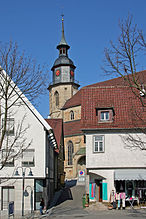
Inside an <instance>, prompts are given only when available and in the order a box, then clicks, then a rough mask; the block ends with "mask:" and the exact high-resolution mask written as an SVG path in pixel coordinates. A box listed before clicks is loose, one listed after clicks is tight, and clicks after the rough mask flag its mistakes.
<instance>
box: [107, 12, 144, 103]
mask: <svg viewBox="0 0 146 219" xmlns="http://www.w3.org/2000/svg"><path fill="white" fill-rule="evenodd" d="M132 19H133V17H132V16H131V15H129V16H128V17H127V19H126V20H125V21H123V20H122V21H120V22H119V28H120V36H119V38H118V40H117V43H115V44H114V43H113V42H112V41H110V48H105V50H104V54H105V67H103V70H104V72H105V73H106V74H115V75H116V76H121V77H122V78H123V80H124V81H125V85H128V86H129V87H130V88H131V90H132V92H133V93H134V94H135V95H136V96H137V97H138V98H140V100H141V103H142V104H144V102H143V99H142V97H144V96H145V95H146V89H145V84H144V80H143V79H144V77H143V76H142V74H141V76H140V75H139V74H138V72H137V68H138V66H139V63H140V60H141V57H142V55H145V54H144V53H145V50H146V42H145V39H144V34H143V32H142V30H139V29H138V27H137V25H136V24H133V22H132ZM137 91H139V92H140V94H141V95H139V92H137Z"/></svg>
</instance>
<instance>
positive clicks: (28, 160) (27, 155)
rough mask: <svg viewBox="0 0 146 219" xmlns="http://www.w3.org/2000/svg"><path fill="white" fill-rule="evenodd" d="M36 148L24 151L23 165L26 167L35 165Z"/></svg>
mask: <svg viewBox="0 0 146 219" xmlns="http://www.w3.org/2000/svg"><path fill="white" fill-rule="evenodd" d="M34 157H35V150H34V149H26V150H25V151H23V153H22V166H24V167H32V166H34V165H35V160H34Z"/></svg>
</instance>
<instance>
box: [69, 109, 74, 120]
mask: <svg viewBox="0 0 146 219" xmlns="http://www.w3.org/2000/svg"><path fill="white" fill-rule="evenodd" d="M70 119H71V120H74V111H72V110H71V111H70Z"/></svg>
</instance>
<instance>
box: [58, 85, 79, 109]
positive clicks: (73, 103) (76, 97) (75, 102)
mask: <svg viewBox="0 0 146 219" xmlns="http://www.w3.org/2000/svg"><path fill="white" fill-rule="evenodd" d="M81 92H82V89H81V90H79V91H78V92H77V93H76V94H75V95H73V97H71V98H70V99H69V100H67V101H66V103H65V104H64V106H63V108H62V109H67V108H70V107H74V106H79V105H81Z"/></svg>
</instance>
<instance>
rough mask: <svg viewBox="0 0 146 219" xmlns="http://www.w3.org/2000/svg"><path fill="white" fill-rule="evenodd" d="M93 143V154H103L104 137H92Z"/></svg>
mask: <svg viewBox="0 0 146 219" xmlns="http://www.w3.org/2000/svg"><path fill="white" fill-rule="evenodd" d="M93 139H94V140H93V141H94V152H104V136H103V135H96V136H94V137H93Z"/></svg>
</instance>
